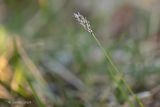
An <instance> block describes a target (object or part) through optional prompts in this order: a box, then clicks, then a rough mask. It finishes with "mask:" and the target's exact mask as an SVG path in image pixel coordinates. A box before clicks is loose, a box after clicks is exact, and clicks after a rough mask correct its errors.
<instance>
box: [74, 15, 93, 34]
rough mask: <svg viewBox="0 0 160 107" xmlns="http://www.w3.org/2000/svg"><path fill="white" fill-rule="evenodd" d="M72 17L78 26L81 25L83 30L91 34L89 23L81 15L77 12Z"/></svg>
mask: <svg viewBox="0 0 160 107" xmlns="http://www.w3.org/2000/svg"><path fill="white" fill-rule="evenodd" d="M74 17H75V18H76V20H77V21H78V22H79V24H81V25H82V26H83V27H84V29H85V30H87V31H88V32H89V33H93V31H92V29H91V25H90V23H89V21H88V20H87V19H86V18H85V17H84V16H83V15H81V14H80V13H79V12H77V13H74Z"/></svg>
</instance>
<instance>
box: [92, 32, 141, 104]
mask: <svg viewBox="0 0 160 107" xmlns="http://www.w3.org/2000/svg"><path fill="white" fill-rule="evenodd" d="M91 35H92V36H93V38H94V39H95V41H96V42H97V44H98V46H99V47H100V48H101V50H102V51H103V53H104V55H105V58H106V60H107V61H109V63H110V64H111V66H112V67H113V69H114V70H115V72H117V73H119V74H122V73H121V72H120V71H119V69H118V68H117V67H116V66H115V64H114V63H113V61H112V59H111V57H110V56H109V54H108V52H106V50H105V49H104V48H103V46H102V45H101V43H100V41H99V40H98V39H97V37H96V36H95V34H94V33H93V32H91ZM110 74H111V75H112V76H113V77H114V75H113V73H112V72H110ZM121 80H122V81H123V83H124V85H125V86H126V88H127V90H128V91H129V93H130V94H131V95H133V96H134V98H135V100H136V101H137V102H138V104H139V105H140V107H144V105H143V104H142V102H141V101H140V99H139V98H138V97H137V96H136V95H135V94H134V92H133V91H132V89H131V88H130V86H129V85H128V83H127V82H126V80H125V79H123V78H121ZM120 88H122V87H121V85H120ZM129 102H130V101H129Z"/></svg>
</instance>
